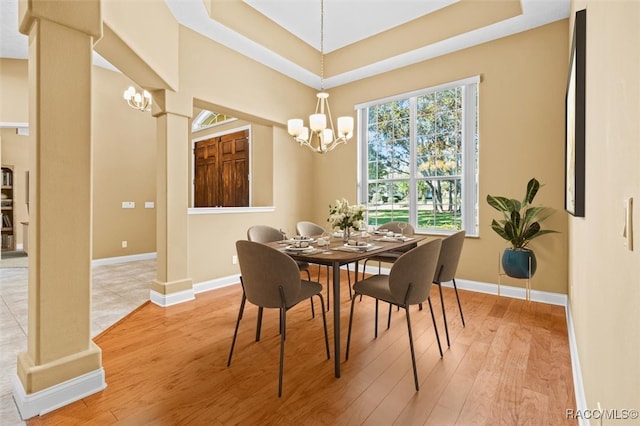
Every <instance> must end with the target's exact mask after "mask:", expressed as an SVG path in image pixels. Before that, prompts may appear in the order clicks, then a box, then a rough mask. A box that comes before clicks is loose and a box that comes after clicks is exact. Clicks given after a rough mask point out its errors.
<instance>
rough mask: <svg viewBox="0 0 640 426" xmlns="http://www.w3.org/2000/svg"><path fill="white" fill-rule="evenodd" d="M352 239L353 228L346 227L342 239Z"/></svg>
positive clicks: (346, 240) (347, 240)
mask: <svg viewBox="0 0 640 426" xmlns="http://www.w3.org/2000/svg"><path fill="white" fill-rule="evenodd" d="M350 239H351V228H350V227H348V226H347V227H346V228H345V229H343V230H342V241H344V242H345V243H346V242H349V240H350Z"/></svg>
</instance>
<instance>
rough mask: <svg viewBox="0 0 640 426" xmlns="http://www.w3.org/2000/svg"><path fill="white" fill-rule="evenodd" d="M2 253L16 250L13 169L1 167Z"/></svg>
mask: <svg viewBox="0 0 640 426" xmlns="http://www.w3.org/2000/svg"><path fill="white" fill-rule="evenodd" d="M1 183H2V199H1V200H0V206H1V208H2V251H14V250H15V249H16V234H15V229H16V228H15V215H14V207H15V204H14V186H13V183H14V182H13V167H11V166H2V182H1Z"/></svg>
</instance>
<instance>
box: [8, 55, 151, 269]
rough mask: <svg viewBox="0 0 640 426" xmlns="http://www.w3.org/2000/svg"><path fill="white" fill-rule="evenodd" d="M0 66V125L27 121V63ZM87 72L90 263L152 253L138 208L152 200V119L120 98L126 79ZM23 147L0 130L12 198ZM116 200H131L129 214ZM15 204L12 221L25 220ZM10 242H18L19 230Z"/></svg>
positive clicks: (147, 221) (145, 216)
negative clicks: (12, 170)
mask: <svg viewBox="0 0 640 426" xmlns="http://www.w3.org/2000/svg"><path fill="white" fill-rule="evenodd" d="M0 65H1V67H0V71H1V73H0V83H1V85H2V89H3V92H2V103H3V109H2V114H3V115H0V122H28V111H27V105H26V103H27V98H28V96H27V92H28V87H27V81H28V78H27V61H24V60H12V59H1V60H0ZM93 73H94V76H93V96H94V98H93V112H92V116H93V130H92V137H93V155H92V156H93V229H94V230H93V258H94V259H101V258H107V257H116V256H127V255H132V254H139V253H150V252H155V250H156V241H155V238H156V234H155V223H156V222H155V213H156V210H155V209H145V208H144V202H145V201H155V196H156V194H155V185H156V183H155V179H156V175H155V161H156V139H155V135H156V130H155V119H153V118H152V117H151V115H150V113H142V112H139V111H135V110H133V109H131V108H130V107H129V106H128V105H127V104H126V102H125V101H124V100H123V99H122V93H123V92H124V91H125V90H126V88H127V87H128V86H130V85H132V84H133V83H132V82H131V81H130V80H129V79H128V78H126V77H125V76H123V75H121V74H119V73H116V72H113V71H108V70H105V69H103V68H99V67H93ZM5 88H9V90H5ZM5 105H8V106H12V105H15V108H7V107H6V106H5ZM23 109H24V110H25V111H22V110H23ZM29 137H31V136H29ZM27 142H28V137H25V136H17V135H16V132H15V129H4V130H2V139H1V143H2V153H3V156H2V162H3V164H11V165H14V166H16V177H17V180H16V184H17V185H18V187H17V188H16V189H17V196H18V197H22V198H24V191H22V190H21V188H20V186H21V185H23V180H24V171H26V170H27V168H28V143H27ZM122 201H134V202H135V203H136V207H135V209H122V208H121V206H122V204H121V203H122ZM16 203H17V207H18V209H17V210H16V214H17V215H18V216H17V219H16V222H20V221H24V220H27V219H28V216H27V213H26V205H25V203H24V201H22V200H21V198H18V199H17V200H16ZM16 237H17V242H18V243H19V244H20V243H22V230H21V229H20V228H18V229H17V235H16ZM122 241H127V243H128V247H127V248H122Z"/></svg>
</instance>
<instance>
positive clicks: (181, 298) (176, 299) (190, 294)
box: [149, 289, 195, 308]
mask: <svg viewBox="0 0 640 426" xmlns="http://www.w3.org/2000/svg"><path fill="white" fill-rule="evenodd" d="M149 299H150V300H151V302H152V303H155V304H156V305H158V306H162V307H163V308H166V307H167V306H172V305H177V304H178V303H183V302H189V301H191V300H194V299H195V294H194V291H193V289H189V290H184V291H179V292H176V293H170V294H162V293H158V292H157V291H154V290H149Z"/></svg>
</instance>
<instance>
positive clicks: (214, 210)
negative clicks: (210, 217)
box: [188, 206, 276, 215]
mask: <svg viewBox="0 0 640 426" xmlns="http://www.w3.org/2000/svg"><path fill="white" fill-rule="evenodd" d="M274 211H276V208H275V207H274V206H265V207H192V208H189V209H188V214H189V215H192V214H194V215H195V214H236V213H273V212H274Z"/></svg>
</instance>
